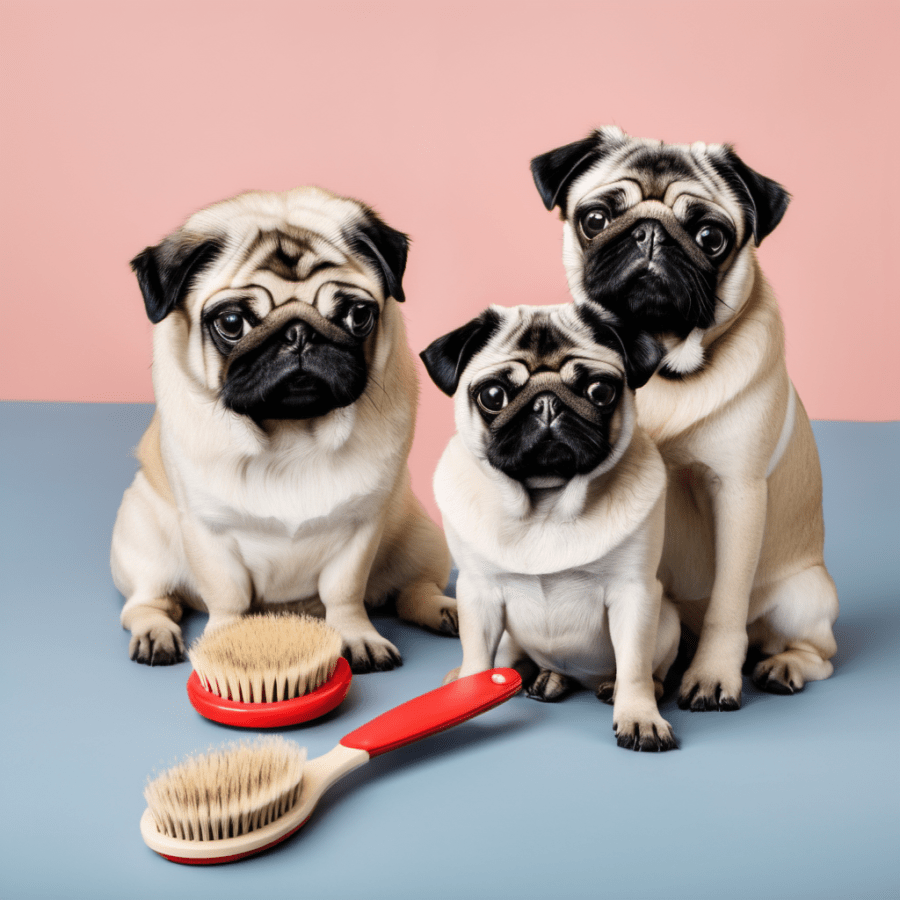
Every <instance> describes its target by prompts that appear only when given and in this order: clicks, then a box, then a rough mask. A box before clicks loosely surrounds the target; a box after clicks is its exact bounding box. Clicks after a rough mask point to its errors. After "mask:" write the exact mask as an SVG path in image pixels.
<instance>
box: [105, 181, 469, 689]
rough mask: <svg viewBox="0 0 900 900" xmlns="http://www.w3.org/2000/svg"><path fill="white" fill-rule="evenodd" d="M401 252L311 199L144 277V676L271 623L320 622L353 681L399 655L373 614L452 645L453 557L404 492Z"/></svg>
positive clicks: (139, 539) (339, 204) (168, 260)
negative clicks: (305, 614) (383, 612)
mask: <svg viewBox="0 0 900 900" xmlns="http://www.w3.org/2000/svg"><path fill="white" fill-rule="evenodd" d="M407 243H408V242H407V238H406V236H405V235H403V234H401V233H400V232H398V231H395V230H394V229H393V228H391V227H390V226H388V225H386V224H385V223H384V222H383V221H382V220H381V219H380V218H379V217H378V216H377V215H376V214H375V213H374V212H373V211H372V210H371V209H369V208H368V207H366V206H364V205H363V204H361V203H359V202H357V201H355V200H350V199H345V198H343V197H338V196H336V195H334V194H331V193H328V192H326V191H323V190H320V189H318V188H297V189H296V190H292V191H288V192H286V193H283V194H277V193H262V192H251V193H246V194H242V195H240V196H238V197H235V198H233V199H231V200H225V201H223V202H221V203H217V204H215V205H213V206H211V207H209V208H207V209H205V210H202V211H201V212H198V213H196V214H195V215H193V216H192V217H191V218H190V219H188V221H187V222H186V224H185V225H184V226H183V227H181V228H180V229H178V230H177V231H176V232H174V233H173V234H172V235H170V236H169V237H167V238H166V239H165V240H164V241H162V243H160V244H158V245H157V246H154V247H148V248H147V249H146V250H144V251H143V252H142V253H140V254H139V255H138V256H137V257H135V259H134V260H133V261H132V268H133V269H134V271H135V273H136V274H137V278H138V282H139V284H140V287H141V291H142V293H143V297H144V302H145V305H146V311H147V314H148V316H149V317H150V320H151V321H152V322H153V323H154V324H155V327H154V330H153V385H154V391H155V394H156V401H157V410H156V414H155V415H154V417H153V420H152V422H151V424H150V427H149V429H148V430H147V432H146V433H145V434H144V436H143V438H142V439H141V442H140V445H139V447H138V459H139V461H140V464H141V468H140V470H139V471H138V473H137V476H136V477H135V479H134V482H133V484H132V485H131V487H129V488H128V490H127V491H126V492H125V496H124V497H123V500H122V505H121V507H120V509H119V515H118V518H117V520H116V524H115V529H114V533H113V540H112V572H113V578H114V581H115V583H116V586H117V587H118V588H119V590H120V591H121V592H122V593H123V594H124V595H125V598H126V603H125V606H124V609H123V610H122V624H123V626H124V627H125V628H127V629H130V630H131V633H132V639H131V645H130V652H131V656H132V659H135V660H137V661H138V662H142V663H149V664H150V665H155V664H168V663H172V662H177V661H178V660H179V659H181V658H182V655H183V650H184V646H183V642H182V637H181V630H180V628H179V626H178V624H177V623H178V621H179V619H180V617H181V614H182V609H183V607H184V606H185V605H187V606H191V607H195V608H197V609H201V610H205V611H206V612H208V613H209V623H208V625H207V628H214V627H217V626H219V625H222V624H225V623H227V622H229V621H232V620H233V619H235V618H236V617H239V616H241V615H243V614H244V613H246V612H249V611H250V610H258V609H260V608H262V607H270V606H273V605H276V606H278V605H283V604H291V605H293V606H294V607H300V608H303V609H308V610H309V611H314V612H316V611H317V612H320V613H321V612H322V608H323V607H324V614H325V618H326V620H327V621H328V622H329V623H331V624H332V625H333V626H334V627H335V628H337V630H338V631H339V632H340V633H341V635H342V637H343V641H344V648H343V652H344V655H345V656H346V657H347V658H348V660H349V661H350V663H351V666H352V668H353V669H354V670H355V671H357V672H360V671H363V672H364V671H370V670H381V669H390V668H392V667H394V666H396V665H399V664H400V662H401V658H400V654H399V652H398V651H397V649H396V648H395V647H394V646H393V645H392V644H391V643H390V642H389V641H387V640H385V638H383V637H382V636H381V635H380V634H379V633H378V632H377V631H376V629H375V628H374V626H373V625H372V623H371V622H370V620H369V616H368V613H367V611H366V604H375V605H377V604H379V603H381V602H383V601H384V600H385V598H387V597H389V596H394V597H396V604H397V612H398V614H399V615H400V616H402V617H403V618H405V619H408V620H410V621H413V622H416V623H419V624H421V625H424V626H426V627H428V628H431V629H434V630H438V631H445V632H451V633H455V631H456V611H455V604H454V602H453V601H452V600H449V599H447V598H446V597H444V596H443V587H444V585H445V584H446V582H447V579H448V577H449V572H450V557H449V552H448V550H447V545H446V542H445V541H444V538H443V535H442V533H441V532H440V530H439V529H438V528H437V526H435V525H434V524H433V523H432V522H431V520H430V519H429V518H428V516H427V515H426V514H425V512H424V510H423V509H422V507H421V505H420V504H419V502H418V500H417V499H416V498H415V497H414V496H413V494H412V491H411V488H410V478H409V469H408V466H407V456H408V453H409V448H410V444H411V442H412V436H413V427H414V424H415V416H416V403H417V396H418V385H417V379H416V372H415V365H414V360H413V357H412V354H411V352H410V350H409V348H408V345H407V341H406V333H405V328H404V323H403V318H402V316H401V314H400V309H399V303H400V302H402V301H403V300H404V293H403V287H402V278H403V273H404V269H405V267H406V256H407Z"/></svg>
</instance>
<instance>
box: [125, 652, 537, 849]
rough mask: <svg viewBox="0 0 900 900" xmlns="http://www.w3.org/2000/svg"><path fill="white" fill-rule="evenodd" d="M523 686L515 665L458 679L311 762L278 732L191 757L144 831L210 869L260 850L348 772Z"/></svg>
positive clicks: (152, 800)
mask: <svg viewBox="0 0 900 900" xmlns="http://www.w3.org/2000/svg"><path fill="white" fill-rule="evenodd" d="M521 685H522V679H521V678H520V677H519V674H518V672H516V671H515V670H514V669H491V670H489V671H487V672H479V673H478V674H476V675H470V676H468V677H466V678H460V679H458V680H457V681H453V682H451V683H450V684H446V685H444V686H443V687H440V688H438V689H437V690H434V691H430V692H429V693H427V694H423V695H422V696H421V697H416V698H414V699H413V700H409V701H408V702H406V703H403V704H401V705H400V706H397V707H395V708H394V709H392V710H389V711H388V712H386V713H383V714H382V715H380V716H378V717H377V718H375V719H373V720H372V721H371V722H368V723H367V724H365V725H363V726H362V727H360V728H357V729H356V731H353V732H351V733H350V734H348V735H346V736H345V737H343V738H341V740H340V743H338V745H337V746H336V747H334V748H333V749H332V750H330V751H329V752H328V753H326V754H324V755H323V756H319V757H317V758H316V759H313V760H310V761H309V762H306V749H305V748H302V747H299V746H297V745H294V744H292V743H291V742H288V741H286V740H284V739H283V738H281V737H276V736H266V737H261V738H258V739H257V741H256V742H255V743H253V744H238V745H232V746H231V747H229V748H227V749H224V750H219V751H215V750H214V751H210V752H209V753H208V754H206V755H203V756H195V757H192V758H189V759H188V760H186V761H185V762H183V763H181V764H180V765H178V766H175V767H174V768H173V769H170V770H169V771H168V772H164V773H163V774H162V775H160V776H158V777H157V778H156V779H154V780H153V781H151V782H150V783H149V784H148V785H147V789H146V790H145V791H144V797H145V798H146V800H147V809H146V810H144V814H143V816H142V817H141V835H142V836H143V838H144V842H145V843H146V844H147V846H148V847H150V848H151V849H152V850H155V851H156V852H157V853H159V854H160V855H161V856H164V857H165V858H166V859H169V860H171V861H172V862H179V863H190V864H194V865H205V864H212V863H224V862H232V861H233V860H237V859H241V858H243V857H245V856H250V855H252V854H254V853H260V852H261V851H263V850H266V849H268V848H269V847H272V846H274V845H275V844H278V843H280V842H281V841H283V840H285V839H286V838H288V837H290V836H291V835H292V834H293V833H294V832H295V831H297V830H298V829H299V828H300V827H301V826H303V825H304V824H305V823H306V821H307V820H308V819H309V817H310V815H311V814H312V811H313V808H314V807H315V805H316V803H317V802H318V800H319V798H320V797H321V796H322V794H323V793H325V791H326V790H327V789H328V788H329V787H331V785H332V784H334V783H335V782H336V781H337V780H338V779H340V778H342V777H343V776H344V775H346V774H347V773H348V772H352V771H353V770H354V769H356V768H359V766H361V765H363V764H364V763H367V762H368V761H369V760H370V759H371V758H372V757H373V756H379V755H380V754H382V753H386V752H387V751H388V750H394V749H396V748H397V747H403V746H405V745H406V744H411V743H412V742H413V741H417V740H419V739H420V738H424V737H428V736H429V735H431V734H436V733H437V732H439V731H443V730H444V729H446V728H450V727H452V726H453V725H458V724H459V723H460V722H465V721H466V720H467V719H471V718H472V717H473V716H477V715H478V714H479V713H483V712H485V711H486V710H489V709H492V708H493V707H495V706H497V705H498V704H500V703H503V702H504V701H505V700H508V699H509V698H510V697H512V696H513V694H515V693H516V692H517V691H518V690H519V688H520V687H521Z"/></svg>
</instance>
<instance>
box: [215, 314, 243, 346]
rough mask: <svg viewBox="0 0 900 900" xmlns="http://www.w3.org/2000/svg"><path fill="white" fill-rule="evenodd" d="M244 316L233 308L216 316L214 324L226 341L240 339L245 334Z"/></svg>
mask: <svg viewBox="0 0 900 900" xmlns="http://www.w3.org/2000/svg"><path fill="white" fill-rule="evenodd" d="M244 323H245V320H244V317H243V316H242V315H241V314H240V313H237V312H234V311H233V310H232V311H231V312H224V313H222V315H220V316H216V318H215V321H214V324H215V326H216V331H218V332H219V334H220V335H222V337H223V338H225V340H226V341H232V342H233V341H239V340H240V339H241V338H242V337H243V336H244Z"/></svg>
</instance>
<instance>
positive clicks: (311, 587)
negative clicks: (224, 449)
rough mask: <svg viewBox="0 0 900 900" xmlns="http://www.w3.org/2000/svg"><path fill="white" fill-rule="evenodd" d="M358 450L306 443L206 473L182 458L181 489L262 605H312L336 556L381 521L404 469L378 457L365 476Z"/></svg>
mask: <svg viewBox="0 0 900 900" xmlns="http://www.w3.org/2000/svg"><path fill="white" fill-rule="evenodd" d="M353 444H354V440H353V438H352V437H351V440H350V441H349V442H348V444H347V445H345V446H344V447H343V448H341V449H340V450H339V451H336V452H325V451H323V450H321V449H317V448H315V447H304V445H303V442H302V441H301V442H298V443H297V444H295V445H293V446H292V447H291V448H290V449H285V450H270V451H265V452H261V453H257V454H254V455H252V456H243V457H238V456H227V455H224V454H220V455H219V456H218V457H217V458H215V459H212V458H210V457H207V459H206V464H205V465H203V466H197V465H194V464H191V463H190V462H189V461H188V460H189V457H188V456H187V455H181V454H179V455H175V457H174V458H175V459H177V463H175V464H174V465H173V466H172V469H174V471H171V476H172V478H171V480H172V482H173V489H174V492H175V494H176V496H178V497H180V498H183V500H184V501H186V502H180V503H179V506H180V507H181V508H182V509H185V510H190V514H189V515H190V517H191V518H192V519H193V520H194V521H195V522H196V524H197V525H199V526H200V528H201V529H202V530H203V532H204V533H205V536H206V539H208V540H211V541H213V542H215V543H216V544H217V545H218V547H219V550H220V551H221V552H223V553H226V554H228V555H229V556H230V557H232V558H234V559H235V560H236V561H237V562H239V563H240V565H242V566H243V567H244V568H245V569H246V570H247V572H248V574H249V576H250V579H251V581H252V583H253V593H254V595H255V597H256V598H257V600H258V601H260V602H269V603H283V602H289V601H293V600H301V599H306V598H309V597H313V596H315V595H316V593H317V590H318V580H319V576H320V575H321V573H322V570H323V568H324V567H325V565H326V564H327V563H329V562H330V561H331V560H332V559H333V558H334V556H335V553H337V552H340V550H341V548H343V547H345V546H346V545H347V544H348V543H349V542H350V541H352V540H353V537H354V535H355V534H356V533H357V531H358V530H359V528H360V527H361V525H362V524H363V523H365V522H368V521H371V520H372V519H373V518H374V517H377V515H378V510H379V508H380V506H381V505H382V504H383V502H384V494H385V493H386V491H388V490H390V486H391V485H393V482H394V480H395V478H396V473H395V472H394V471H393V470H394V469H396V462H395V461H394V460H392V459H391V458H388V457H386V456H383V455H382V454H379V453H378V452H377V451H372V452H370V453H369V454H368V457H367V462H368V465H367V466H366V467H365V468H361V467H360V466H359V455H358V453H357V452H355V451H356V450H357V448H355V447H354V446H353ZM170 458H171V457H170Z"/></svg>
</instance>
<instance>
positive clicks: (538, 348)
mask: <svg viewBox="0 0 900 900" xmlns="http://www.w3.org/2000/svg"><path fill="white" fill-rule="evenodd" d="M493 309H494V310H495V311H497V312H498V313H500V316H501V324H500V328H499V330H498V331H497V332H496V333H495V335H494V337H493V338H492V340H490V341H489V342H488V344H487V346H486V347H485V348H484V349H483V350H481V351H480V352H479V353H478V354H477V355H476V356H475V357H474V358H473V360H472V362H471V364H470V366H469V368H470V370H471V376H472V377H477V375H478V373H482V372H484V371H486V370H489V369H495V368H502V367H503V366H508V365H510V364H511V363H514V364H517V365H520V366H523V367H524V368H525V369H527V370H528V372H530V373H534V372H539V371H551V372H559V371H561V370H562V369H563V367H564V366H566V365H567V364H570V363H573V362H580V363H582V364H587V365H590V366H592V367H594V368H598V369H603V370H607V371H610V372H611V373H614V374H621V373H622V372H623V369H624V367H623V361H622V354H621V351H620V350H619V349H618V346H617V345H616V343H615V339H614V338H613V336H612V335H610V339H609V343H608V344H607V343H606V342H605V340H604V339H603V337H602V335H601V336H600V339H599V340H598V337H597V335H596V334H595V333H594V332H593V330H592V329H591V328H590V327H589V326H588V325H587V323H585V322H584V321H583V320H582V319H581V317H580V316H579V313H578V310H577V308H576V307H575V306H574V304H564V305H560V306H547V307H528V306H520V307H516V308H513V309H503V308H501V307H493ZM523 371H524V370H523ZM467 374H468V373H467Z"/></svg>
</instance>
